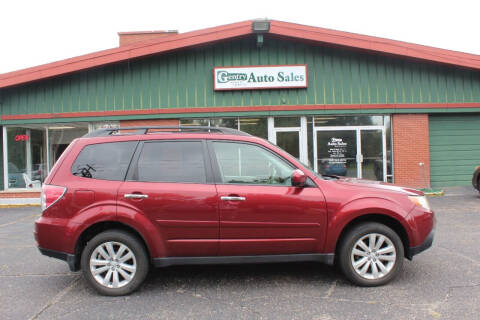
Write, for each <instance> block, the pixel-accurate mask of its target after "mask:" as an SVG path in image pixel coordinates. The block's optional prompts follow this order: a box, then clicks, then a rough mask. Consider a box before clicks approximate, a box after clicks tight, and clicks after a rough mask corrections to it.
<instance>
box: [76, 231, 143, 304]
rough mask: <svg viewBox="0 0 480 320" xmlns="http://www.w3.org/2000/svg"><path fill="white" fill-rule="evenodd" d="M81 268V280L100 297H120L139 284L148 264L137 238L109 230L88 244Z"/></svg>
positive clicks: (126, 233) (83, 253) (123, 232)
mask: <svg viewBox="0 0 480 320" xmlns="http://www.w3.org/2000/svg"><path fill="white" fill-rule="evenodd" d="M112 253H113V254H112ZM117 255H119V256H117ZM81 266H82V273H83V276H84V278H85V279H86V280H87V282H88V283H89V284H90V285H91V286H92V287H93V288H94V289H95V290H97V291H98V292H99V293H100V294H102V295H106V296H122V295H126V294H130V293H132V292H133V291H135V290H136V289H138V287H139V286H140V285H141V284H142V282H143V281H144V280H145V277H146V276H147V273H148V269H149V260H148V256H147V252H146V250H145V247H144V246H143V244H142V243H141V242H140V240H138V238H137V237H135V236H133V235H132V234H130V233H128V232H125V231H122V230H108V231H105V232H102V233H100V234H98V235H96V236H95V237H93V238H92V239H91V240H90V241H88V243H87V245H86V246H85V248H84V250H83V252H82V258H81Z"/></svg>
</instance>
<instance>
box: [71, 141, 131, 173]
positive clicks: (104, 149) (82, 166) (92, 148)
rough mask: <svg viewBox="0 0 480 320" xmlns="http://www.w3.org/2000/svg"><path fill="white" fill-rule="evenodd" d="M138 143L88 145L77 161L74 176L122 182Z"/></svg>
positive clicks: (73, 167) (73, 171)
mask: <svg viewBox="0 0 480 320" xmlns="http://www.w3.org/2000/svg"><path fill="white" fill-rule="evenodd" d="M137 143H138V142H137V141H126V142H109V143H99V144H91V145H88V146H86V147H85V148H83V150H82V151H81V152H80V154H79V155H78V157H77V159H75V162H74V163H73V166H72V174H73V175H75V176H79V177H83V178H91V179H99V180H114V181H122V180H124V179H125V174H126V173H127V169H128V165H129V164H130V159H131V158H132V155H133V152H134V151H135V146H136V145H137Z"/></svg>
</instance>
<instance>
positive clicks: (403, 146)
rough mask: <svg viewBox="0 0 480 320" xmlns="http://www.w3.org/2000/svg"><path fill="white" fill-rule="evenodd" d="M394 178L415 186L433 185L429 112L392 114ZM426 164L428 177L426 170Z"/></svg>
mask: <svg viewBox="0 0 480 320" xmlns="http://www.w3.org/2000/svg"><path fill="white" fill-rule="evenodd" d="M392 134H393V164H394V182H395V184H399V185H404V186H408V187H413V188H425V187H428V186H429V185H430V149H429V131H428V114H394V115H393V117H392ZM420 163H423V164H424V168H425V169H424V171H425V178H424V177H423V174H422V167H421V166H420Z"/></svg>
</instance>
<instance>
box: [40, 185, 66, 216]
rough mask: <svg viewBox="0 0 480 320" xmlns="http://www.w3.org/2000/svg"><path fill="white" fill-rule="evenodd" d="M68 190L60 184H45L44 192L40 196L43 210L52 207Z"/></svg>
mask: <svg viewBox="0 0 480 320" xmlns="http://www.w3.org/2000/svg"><path fill="white" fill-rule="evenodd" d="M65 191H67V188H65V187H60V186H52V185H49V184H44V185H43V186H42V194H41V196H40V202H41V206H42V212H43V211H45V210H47V209H48V208H49V207H51V206H52V205H53V204H54V203H55V202H57V201H58V200H60V199H61V198H62V197H63V195H64V194H65Z"/></svg>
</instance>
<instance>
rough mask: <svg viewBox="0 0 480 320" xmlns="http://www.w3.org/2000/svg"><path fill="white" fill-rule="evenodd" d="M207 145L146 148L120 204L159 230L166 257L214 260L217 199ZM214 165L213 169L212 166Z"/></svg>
mask: <svg viewBox="0 0 480 320" xmlns="http://www.w3.org/2000/svg"><path fill="white" fill-rule="evenodd" d="M206 159H207V158H206V155H205V142H204V141H202V140H193V141H184V140H175V141H171V140H170V141H167V140H156V141H145V142H141V145H140V146H139V149H138V150H137V152H136V154H135V156H134V159H133V160H132V165H131V166H130V167H131V168H130V170H129V172H128V174H127V179H126V181H125V182H124V183H123V184H122V185H121V187H120V189H119V192H118V201H119V202H123V205H128V206H130V207H131V206H133V207H134V208H135V210H136V211H137V212H139V213H141V214H143V215H145V216H146V217H147V218H148V219H149V220H150V221H151V222H152V223H153V224H154V225H155V228H156V232H158V233H159V235H160V237H161V238H162V239H163V240H162V244H161V245H162V246H164V247H165V249H166V256H214V255H216V254H217V249H218V234H219V217H218V211H217V202H218V200H217V193H216V189H215V185H214V183H213V180H212V177H211V167H210V164H209V163H208V161H206ZM207 164H208V165H207Z"/></svg>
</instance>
